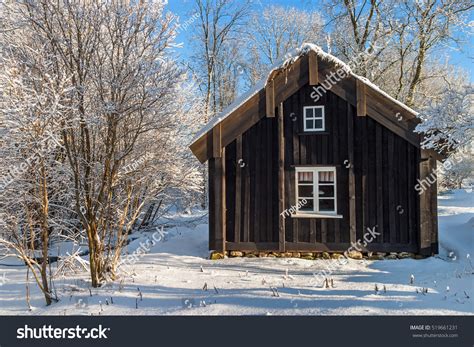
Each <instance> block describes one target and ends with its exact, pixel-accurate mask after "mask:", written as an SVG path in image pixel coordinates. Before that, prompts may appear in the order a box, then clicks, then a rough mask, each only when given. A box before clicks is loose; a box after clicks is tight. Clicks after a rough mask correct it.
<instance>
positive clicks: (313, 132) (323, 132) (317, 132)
mask: <svg viewBox="0 0 474 347" xmlns="http://www.w3.org/2000/svg"><path fill="white" fill-rule="evenodd" d="M298 135H300V136H304V135H329V131H326V130H306V131H300V132H298Z"/></svg>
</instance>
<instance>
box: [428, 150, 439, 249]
mask: <svg viewBox="0 0 474 347" xmlns="http://www.w3.org/2000/svg"><path fill="white" fill-rule="evenodd" d="M430 155H431V158H430V168H431V170H432V172H437V162H436V159H435V158H433V156H432V153H430ZM430 194H431V196H430V201H431V205H430V208H431V210H430V213H431V254H438V253H439V245H438V181H437V180H436V181H435V183H433V184H432V185H431V191H430Z"/></svg>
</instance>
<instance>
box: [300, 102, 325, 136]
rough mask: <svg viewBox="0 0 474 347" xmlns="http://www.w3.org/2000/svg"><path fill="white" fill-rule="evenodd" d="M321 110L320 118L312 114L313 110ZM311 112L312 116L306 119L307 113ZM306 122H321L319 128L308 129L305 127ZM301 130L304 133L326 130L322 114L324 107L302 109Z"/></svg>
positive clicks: (323, 114)
mask: <svg viewBox="0 0 474 347" xmlns="http://www.w3.org/2000/svg"><path fill="white" fill-rule="evenodd" d="M317 109H321V116H320V117H319V116H318V117H317V116H316V115H315V113H314V110H317ZM308 110H311V111H312V116H311V117H308V115H307V111H308ZM306 120H312V121H315V120H321V121H322V122H321V124H322V126H321V127H320V128H308V127H306ZM313 124H314V123H313ZM303 129H304V131H308V132H309V131H325V130H326V116H325V113H324V106H305V107H303Z"/></svg>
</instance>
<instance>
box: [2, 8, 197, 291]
mask: <svg viewBox="0 0 474 347" xmlns="http://www.w3.org/2000/svg"><path fill="white" fill-rule="evenodd" d="M11 8H13V9H14V11H15V13H17V14H18V16H19V17H20V18H21V20H22V21H23V22H24V23H26V24H27V26H26V27H27V28H29V35H30V36H31V37H32V39H33V40H34V41H35V42H40V43H41V44H42V46H43V47H44V53H43V54H44V55H45V56H49V57H51V64H50V65H49V67H50V68H49V70H48V75H49V76H51V79H52V80H53V81H54V82H57V83H59V82H60V81H61V76H66V77H67V79H66V80H67V83H66V85H65V86H64V89H65V90H66V91H67V93H63V94H62V95H60V97H59V101H58V102H59V104H60V105H63V106H64V109H62V110H61V112H56V113H52V114H51V117H53V118H54V119H55V120H56V121H55V128H54V133H55V134H59V135H60V137H59V138H60V145H61V155H62V158H61V162H60V163H61V164H62V165H63V168H64V169H63V171H64V172H65V173H66V175H67V177H68V180H69V181H68V189H67V192H68V194H69V201H68V202H67V203H66V202H62V204H61V206H62V207H63V208H67V209H68V210H70V209H71V208H72V209H73V211H72V214H73V215H72V217H71V216H70V217H71V218H70V219H69V220H70V221H71V223H72V224H73V225H74V227H77V228H79V229H80V230H81V233H83V234H85V236H86V238H87V241H88V246H89V247H88V248H89V265H90V273H91V281H92V285H93V286H94V287H97V286H100V285H101V284H102V283H103V282H104V281H105V280H106V279H107V278H111V279H114V278H115V277H116V267H117V264H118V260H119V258H120V255H121V252H122V248H123V247H124V246H125V245H126V243H127V236H128V234H129V233H131V232H132V230H134V228H137V227H140V226H141V225H143V221H144V219H147V222H149V221H150V217H149V214H150V212H148V215H147V213H146V212H145V211H148V210H149V209H150V207H151V208H152V217H153V216H155V215H156V211H157V209H159V207H160V206H161V204H162V203H163V202H169V201H170V200H172V199H175V198H176V195H177V194H180V193H185V192H192V191H196V190H197V189H198V187H199V185H200V184H201V179H200V176H199V175H198V174H197V173H198V171H197V163H196V161H194V160H191V156H190V154H189V153H188V151H187V148H186V146H185V144H186V143H187V142H188V141H189V136H190V135H191V133H192V131H193V129H194V124H195V123H196V118H195V117H196V116H197V115H199V113H200V109H199V104H198V103H194V100H193V96H192V93H191V92H190V90H188V89H186V88H184V87H183V86H184V82H185V75H184V73H183V71H181V69H180V68H179V67H178V66H177V65H176V63H174V61H173V58H174V57H173V54H172V46H173V40H174V36H175V33H174V31H173V26H172V21H173V16H171V15H169V14H167V13H165V12H164V8H163V4H162V3H160V2H122V1H117V2H115V1H113V2H108V3H103V2H101V1H74V2H71V1H58V2H54V3H52V2H50V1H46V0H44V1H43V0H41V1H37V2H30V1H25V2H18V3H15V4H12V5H11ZM14 32H16V33H18V31H16V30H14ZM16 40H17V41H15V44H16V45H20V46H23V47H24V49H25V50H28V49H29V46H28V44H27V43H25V42H23V41H22V40H21V38H20V37H19V36H18V35H17V37H16ZM20 77H23V76H20ZM51 180H52V181H53V182H54V177H52V178H51ZM39 187H41V185H39ZM66 200H67V199H66ZM151 219H153V218H151ZM61 223H62V224H65V223H67V221H66V219H65V218H64V219H62V220H61Z"/></svg>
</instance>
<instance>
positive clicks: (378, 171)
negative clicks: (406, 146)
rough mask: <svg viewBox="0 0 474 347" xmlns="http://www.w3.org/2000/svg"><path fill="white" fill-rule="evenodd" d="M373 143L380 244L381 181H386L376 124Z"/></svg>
mask: <svg viewBox="0 0 474 347" xmlns="http://www.w3.org/2000/svg"><path fill="white" fill-rule="evenodd" d="M375 143H376V152H375V167H376V168H375V175H376V186H377V226H378V228H377V229H378V232H379V233H380V234H381V235H382V237H379V238H378V239H377V240H376V242H382V238H383V233H384V224H383V209H384V197H383V180H384V179H387V178H386V177H384V173H383V166H382V160H383V155H382V150H383V143H382V127H381V126H380V125H379V124H376V129H375Z"/></svg>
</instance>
